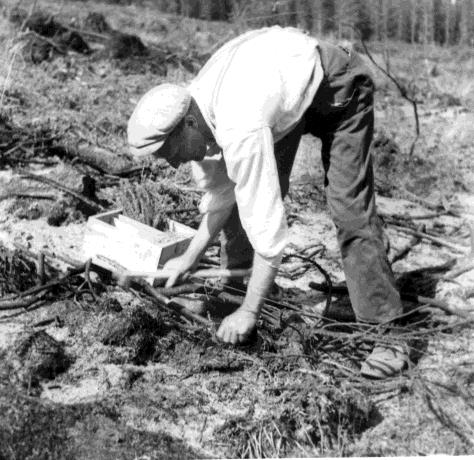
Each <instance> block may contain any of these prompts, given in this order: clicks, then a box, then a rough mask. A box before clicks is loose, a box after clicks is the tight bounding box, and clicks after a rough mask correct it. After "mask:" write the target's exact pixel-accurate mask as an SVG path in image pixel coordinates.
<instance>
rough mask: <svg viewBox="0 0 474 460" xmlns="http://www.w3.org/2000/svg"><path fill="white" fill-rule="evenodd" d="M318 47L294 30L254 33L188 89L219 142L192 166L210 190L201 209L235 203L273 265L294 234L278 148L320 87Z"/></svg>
mask: <svg viewBox="0 0 474 460" xmlns="http://www.w3.org/2000/svg"><path fill="white" fill-rule="evenodd" d="M317 44H318V42H317V40H316V39H314V38H312V37H310V36H308V35H306V34H304V33H303V32H301V31H299V30H297V29H294V28H281V27H279V26H275V27H270V28H265V29H259V30H255V31H251V32H248V33H246V34H244V35H241V36H239V37H237V38H235V39H233V40H231V41H230V42H228V43H227V44H226V45H224V46H223V47H222V48H220V49H219V50H218V51H217V52H216V53H215V54H214V55H213V56H212V57H211V59H210V60H209V61H208V63H207V64H206V65H205V66H204V67H203V69H202V70H201V71H200V72H199V74H198V75H197V77H196V78H195V79H194V80H193V81H192V83H191V84H190V86H189V90H190V92H191V94H192V96H193V97H194V99H195V100H196V103H197V104H198V106H199V108H200V110H201V112H202V114H203V117H204V119H205V120H206V123H207V124H208V126H209V127H210V129H211V131H212V133H213V135H214V137H215V139H216V142H217V145H216V148H214V149H210V151H209V156H206V158H205V159H204V160H203V161H200V162H193V164H192V169H193V175H194V179H195V181H196V183H197V185H198V187H201V188H202V189H204V190H205V192H206V193H205V195H204V196H203V198H202V201H201V204H200V211H201V212H202V213H206V212H211V211H215V210H218V209H223V208H226V207H229V206H232V205H233V204H234V203H235V202H237V206H238V209H239V214H240V219H241V221H242V225H243V227H244V229H245V231H246V233H247V236H248V238H249V241H250V243H251V244H252V246H253V248H254V250H255V251H256V252H257V253H258V254H259V255H261V256H262V257H263V258H265V259H266V260H267V261H268V262H269V263H271V264H272V265H273V262H274V261H277V260H278V259H279V258H280V256H281V254H282V252H283V250H284V248H285V246H286V243H287V233H288V229H287V223H286V216H285V210H284V207H283V200H282V198H281V191H280V184H279V180H278V171H277V166H276V161H275V156H274V143H275V142H277V141H278V140H280V139H281V138H283V137H284V136H285V135H286V134H288V133H289V132H290V131H291V130H292V129H293V128H294V127H295V126H296V125H297V123H298V122H299V120H300V119H301V118H302V116H303V114H304V112H305V111H306V109H307V108H308V107H309V105H310V104H311V102H312V100H313V98H314V95H315V94H316V91H317V89H318V87H319V85H320V83H321V80H322V78H323V69H322V66H321V62H320V57H319V52H318V50H317ZM276 263H277V262H276Z"/></svg>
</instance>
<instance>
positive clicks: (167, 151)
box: [159, 121, 207, 168]
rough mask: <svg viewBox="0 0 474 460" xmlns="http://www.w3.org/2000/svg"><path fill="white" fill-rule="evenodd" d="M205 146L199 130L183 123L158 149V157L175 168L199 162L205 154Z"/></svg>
mask: <svg viewBox="0 0 474 460" xmlns="http://www.w3.org/2000/svg"><path fill="white" fill-rule="evenodd" d="M206 150H207V146H206V141H205V139H204V136H203V135H202V134H201V133H200V132H199V130H198V129H197V128H196V127H195V126H193V125H191V124H188V123H186V121H184V122H183V123H182V124H180V125H178V126H177V127H176V129H175V130H174V131H173V132H172V133H171V134H170V135H169V136H168V138H167V139H166V142H165V143H164V144H163V146H162V147H161V149H160V152H159V156H160V157H161V158H164V159H165V160H166V161H167V162H168V163H169V164H170V166H172V167H173V168H177V167H178V166H179V165H180V164H182V163H187V162H188V161H201V160H202V159H203V158H204V156H205V154H206Z"/></svg>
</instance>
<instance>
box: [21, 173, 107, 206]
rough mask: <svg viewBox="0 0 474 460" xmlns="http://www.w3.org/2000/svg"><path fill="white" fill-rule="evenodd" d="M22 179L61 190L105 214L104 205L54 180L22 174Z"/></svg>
mask: <svg viewBox="0 0 474 460" xmlns="http://www.w3.org/2000/svg"><path fill="white" fill-rule="evenodd" d="M20 177H21V178H22V179H30V180H34V181H37V182H42V183H44V184H48V185H50V186H51V187H54V188H56V189H58V190H61V191H62V192H64V193H67V194H69V195H71V196H73V197H74V198H77V199H78V200H79V201H82V202H83V203H84V204H86V205H87V206H89V207H91V208H92V209H96V210H97V211H100V212H103V211H105V210H106V209H105V208H104V207H103V206H102V205H100V204H98V203H96V202H95V201H92V200H89V199H88V198H86V197H85V196H83V195H81V194H80V193H78V192H76V191H75V190H71V189H70V188H68V187H66V186H64V185H62V184H60V183H58V182H56V181H54V180H53V179H49V178H47V177H44V176H37V175H36V174H22V175H21V176H20Z"/></svg>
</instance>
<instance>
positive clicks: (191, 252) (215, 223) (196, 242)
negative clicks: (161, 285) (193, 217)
mask: <svg viewBox="0 0 474 460" xmlns="http://www.w3.org/2000/svg"><path fill="white" fill-rule="evenodd" d="M231 210H232V207H228V208H224V209H219V210H216V211H211V212H207V213H205V214H204V215H203V218H202V221H201V223H200V225H199V228H198V231H197V233H196V234H195V235H194V237H193V239H192V240H191V242H190V243H189V246H188V249H187V250H186V252H185V253H184V254H183V255H181V256H179V257H176V258H174V259H171V260H169V261H168V262H166V264H165V265H164V267H163V268H164V269H165V270H173V271H174V274H173V275H172V276H170V277H169V278H168V281H167V283H166V287H171V286H174V285H175V284H176V282H177V281H178V280H179V279H180V278H181V277H182V276H184V275H185V274H186V273H187V272H189V271H191V270H192V269H193V268H194V267H195V266H196V265H197V263H198V262H199V259H200V258H201V257H202V255H203V254H204V252H205V251H206V249H207V247H208V246H209V244H210V243H211V242H212V240H213V239H214V238H215V236H216V235H217V234H218V233H219V232H220V230H222V228H223V227H224V224H225V223H226V221H227V219H228V218H229V216H230V213H231Z"/></svg>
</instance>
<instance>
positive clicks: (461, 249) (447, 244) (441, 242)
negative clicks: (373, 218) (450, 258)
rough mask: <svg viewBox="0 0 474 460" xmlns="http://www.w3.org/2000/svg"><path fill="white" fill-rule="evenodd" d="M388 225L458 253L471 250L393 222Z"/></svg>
mask: <svg viewBox="0 0 474 460" xmlns="http://www.w3.org/2000/svg"><path fill="white" fill-rule="evenodd" d="M388 225H390V226H391V227H394V228H395V229H397V230H399V231H401V232H404V233H408V234H409V235H413V236H417V237H419V238H423V239H425V240H429V241H431V242H433V243H436V244H438V245H440V246H445V247H447V248H449V249H452V250H454V251H456V252H462V253H465V251H466V250H468V249H469V248H468V247H467V246H461V245H459V244H455V243H451V242H450V241H446V240H444V239H442V238H439V237H436V236H432V235H429V234H427V233H425V232H421V231H418V230H414V229H412V228H410V227H406V226H404V225H399V224H394V223H391V222H389V223H388Z"/></svg>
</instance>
